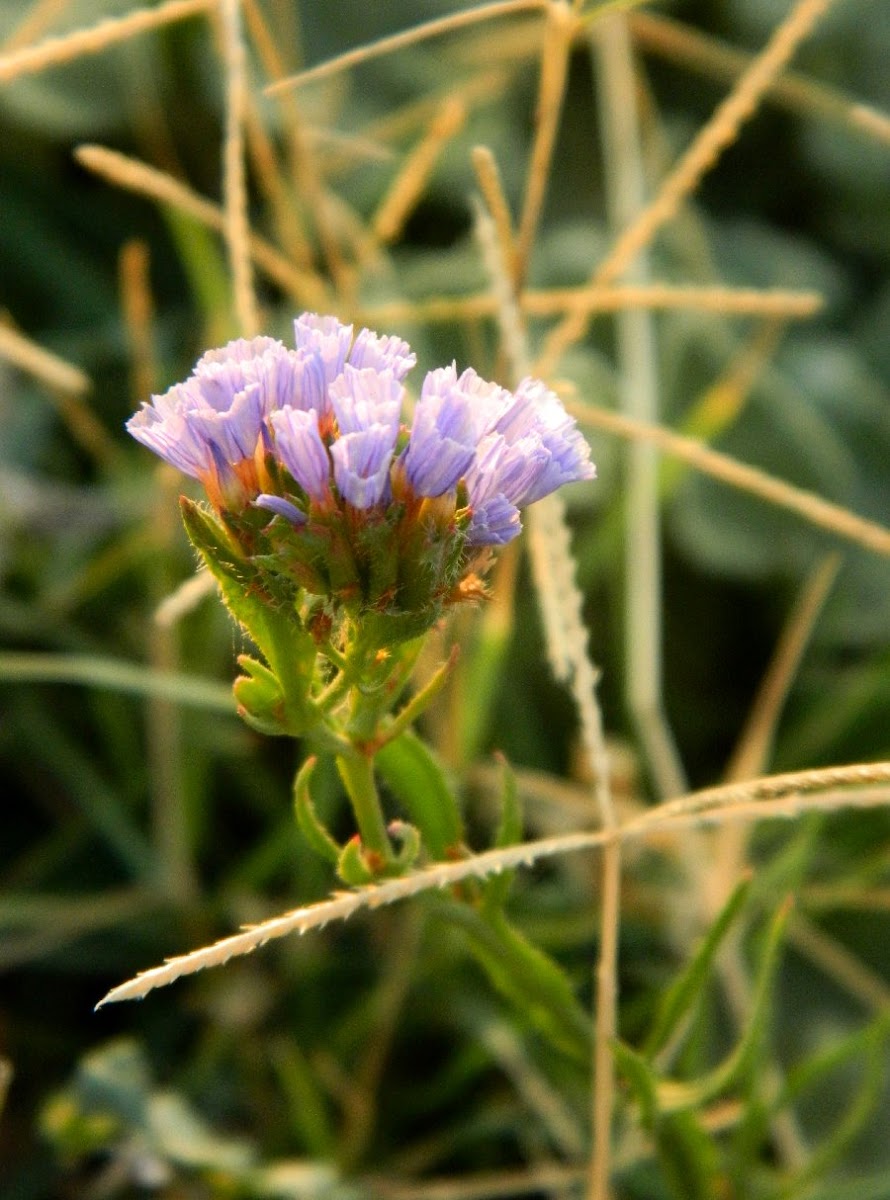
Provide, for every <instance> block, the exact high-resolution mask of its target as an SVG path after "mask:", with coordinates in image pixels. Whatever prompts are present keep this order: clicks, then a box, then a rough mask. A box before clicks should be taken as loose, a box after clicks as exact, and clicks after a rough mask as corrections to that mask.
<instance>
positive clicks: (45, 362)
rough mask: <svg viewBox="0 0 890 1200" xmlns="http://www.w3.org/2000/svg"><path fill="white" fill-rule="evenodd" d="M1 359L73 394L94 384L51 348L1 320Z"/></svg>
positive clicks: (78, 394) (86, 390)
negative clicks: (46, 348) (39, 343)
mask: <svg viewBox="0 0 890 1200" xmlns="http://www.w3.org/2000/svg"><path fill="white" fill-rule="evenodd" d="M0 358H2V359H5V360H6V362H9V363H12V365H13V366H14V367H18V369H19V370H20V371H25V372H26V373H27V374H28V375H33V376H34V378H35V379H39V380H40V382H41V383H44V384H46V386H47V387H49V388H53V389H55V390H56V391H59V392H64V393H65V394H67V395H70V396H82V395H83V394H84V392H88V391H89V390H90V388H91V387H92V382H91V380H90V378H89V376H88V375H86V374H85V373H84V372H83V371H81V369H80V367H75V366H72V364H71V363H69V362H66V361H65V359H63V358H59V356H58V354H53V353H52V351H51V350H44V348H43V347H42V346H38V345H37V343H36V342H33V341H31V339H30V338H29V337H25V335H24V334H23V333H19V332H18V330H16V329H12V328H11V327H10V326H9V325H7V324H5V323H4V322H2V321H0Z"/></svg>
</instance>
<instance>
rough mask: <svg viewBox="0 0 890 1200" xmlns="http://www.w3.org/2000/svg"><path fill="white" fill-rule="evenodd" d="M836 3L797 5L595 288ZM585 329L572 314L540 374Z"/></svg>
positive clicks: (715, 154)
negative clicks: (829, 8) (832, 4)
mask: <svg viewBox="0 0 890 1200" xmlns="http://www.w3.org/2000/svg"><path fill="white" fill-rule="evenodd" d="M831 3H832V0H798V2H797V4H796V5H795V6H794V9H793V10H792V11H791V13H790V14H789V16H788V17H787V18H786V20H785V21H783V22H782V24H781V25H780V26H779V27H778V29H776V31H775V33H774V34H773V36H772V38H771V39H770V41H769V42H768V43H767V45H766V47H765V48H764V50H763V51H762V52H761V53H760V54H759V55H758V56H757V57H756V58H755V59H754V61H753V62H752V63H751V65H750V66H749V68H748V70H747V71H746V72H745V74H744V75H743V76H742V77H741V79H740V80H739V82H738V84H737V86H736V87H735V88H734V89H733V91H732V92H731V94H730V95H729V96H727V98H726V99H725V100H724V101H723V102H722V103H721V104H720V105H718V107H717V109H716V110H715V112H714V114H713V116H712V117H711V119H710V120H709V121H708V122H707V123H706V125H705V126H704V127H703V128H702V129H701V130H700V131H699V133H698V135H697V137H696V138H695V140H694V141H693V143H692V145H691V146H690V147H689V149H688V150H687V151H686V152H685V154H683V155H682V157H681V158H680V161H679V162H678V163H677V165H676V166H675V167H674V169H673V171H671V173H670V174H669V175H668V177H667V179H665V180H664V182H663V183H662V185H661V187H660V188H659V190H658V193H657V195H656V196H655V197H654V199H653V200H652V201H651V203H650V204H649V205H647V207H646V208H645V209H644V210H643V211H642V212H641V213H640V215H639V216H638V217H637V219H636V220H635V221H634V222H633V223H632V224H631V225H630V226H628V227H627V228H626V229H625V230H624V232H623V233H622V234H621V236H620V237H619V238H618V240H617V241H616V242H615V244H614V246H613V247H612V250H611V251H610V252H609V254H608V255H607V257H606V259H605V260H604V261H603V262H602V263H601V264H600V265H599V267H597V269H596V270H595V271H594V272H593V275H592V277H591V283H592V284H594V285H596V284H599V285H603V284H606V283H610V282H612V281H613V280H615V279H618V278H619V277H620V276H621V275H622V273H623V272H624V270H625V268H626V267H627V266H628V264H629V263H631V262H633V260H634V259H635V258H636V256H637V254H639V252H640V250H642V249H643V247H644V246H646V245H648V244H649V243H650V242H651V241H652V239H653V238H654V237H655V235H656V233H657V232H658V230H659V229H660V228H661V226H662V225H664V224H666V222H668V221H669V220H671V218H672V217H673V216H674V215H675V214H676V212H677V209H678V208H679V207H680V204H681V203H682V202H683V201H684V200H685V199H686V198H687V197H688V196H690V195H691V194H692V193H693V192H694V191H695V189H696V188H697V187H698V185H699V183H700V182H701V180H702V178H703V176H704V175H705V174H706V173H707V172H708V171H709V170H710V169H711V168H712V167H713V166H714V164H715V163H716V162H717V161H718V159H719V157H720V155H721V154H722V152H723V151H724V150H725V149H726V148H727V147H728V146H730V145H731V144H732V143H733V142H734V141H735V140H736V138H737V137H738V134H739V130H740V128H741V126H742V125H743V124H744V123H745V121H747V120H748V119H749V118H750V117H751V116H752V114H753V113H754V112H755V111H756V109H757V106H758V104H759V103H760V101H761V100H762V98H763V95H764V93H765V92H766V91H767V89H768V88H769V87H770V86H771V84H772V82H773V80H774V79H775V77H776V76H777V75H778V74H779V73H780V72H781V71H782V69H783V68H784V66H785V65H786V63H787V62H788V61H789V60H790V58H791V56H792V55H793V54H794V52H795V51H796V49H797V47H798V45H799V44H800V43H801V42H802V41H803V40H804V38H805V37H807V36H808V34H809V33H810V32H811V30H812V29H813V27H814V26H815V24H816V23H817V21H818V20H819V18H820V17H821V16H822V15H823V14H824V13H825V11H826V10H827V9H828V7H829V6H830V4H831ZM586 328H587V314H586V313H584V312H582V311H580V310H579V311H576V312H572V313H569V314H568V315H567V316H566V317H565V318H564V320H563V321H562V322H561V323H560V324H559V325H557V326H556V328H555V329H553V330H551V332H550V334H549V335H548V337H547V339H546V341H545V343H544V349H543V352H542V354H541V357H540V358H539V360H538V362H537V363H536V364H535V370H536V372H537V373H539V374H542V375H545V376H546V375H548V374H550V373H551V372H552V370H553V368H554V367H555V366H556V364H557V363H558V362H559V359H560V357H561V356H562V354H563V353H564V351H565V350H566V349H567V348H568V347H569V346H570V345H571V344H572V343H573V342H576V341H577V340H578V339H579V338H580V337H582V336H583V334H584V331H585V329H586Z"/></svg>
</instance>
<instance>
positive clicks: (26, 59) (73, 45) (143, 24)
mask: <svg viewBox="0 0 890 1200" xmlns="http://www.w3.org/2000/svg"><path fill="white" fill-rule="evenodd" d="M215 4H216V0H166V3H164V4H159V5H158V6H157V8H139V9H136V10H135V11H134V12H131V13H128V14H127V15H126V16H125V17H107V18H106V19H105V20H104V21H98V22H97V23H96V24H95V25H93V26H92V27H91V28H89V29H76V30H74V32H72V33H66V34H63V35H61V36H60V37H53V38H47V39H46V41H45V42H40V43H39V44H38V45H36V46H27V47H25V48H24V49H22V50H17V51H15V52H14V53H13V54H8V55H5V56H4V57H3V58H0V83H9V82H10V81H11V80H13V79H18V78H20V77H21V76H22V75H34V74H36V72H38V71H45V70H46V69H47V68H48V67H55V66H59V65H60V64H61V63H66V62H73V60H74V59H76V58H83V57H84V55H86V54H98V53H99V52H100V51H102V50H106V49H108V47H109V46H114V45H116V44H117V43H118V42H125V41H129V39H130V38H133V37H137V36H138V35H139V34H140V33H148V32H149V31H150V30H152V29H159V28H160V27H161V26H163V25H169V24H170V23H171V22H173V21H182V20H185V18H186V17H194V16H198V15H199V14H201V13H204V12H207V11H208V10H209V9H211V8H213V7H214V5H215Z"/></svg>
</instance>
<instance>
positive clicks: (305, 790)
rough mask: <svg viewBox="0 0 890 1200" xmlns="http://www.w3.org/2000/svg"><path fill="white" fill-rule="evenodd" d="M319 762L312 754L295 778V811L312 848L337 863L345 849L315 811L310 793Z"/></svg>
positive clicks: (301, 829) (300, 826)
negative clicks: (313, 774) (332, 835)
mask: <svg viewBox="0 0 890 1200" xmlns="http://www.w3.org/2000/svg"><path fill="white" fill-rule="evenodd" d="M317 762H318V759H317V758H316V757H315V755H312V756H311V757H310V758H307V759H306V761H305V762H304V763H303V765H302V767H300V769H299V771H298V772H297V777H296V779H295V780H294V812H295V813H296V817H297V825H298V826H299V828H300V832H301V833H302V834H303V836H304V837H305V839H306V841H307V842H308V843H309V845H310V846H311V847H312V849H313V850H314V851H315V852H316V854H318V855H320V856H321V857H322V858H325V859H327V861H328V862H330V863H334V865H336V864H338V863H339V861H340V856H341V854H342V853H343V849H342V847H341V846H338V845H337V843H336V842H335V841H334V839H333V838H332V837H331V835H330V834H329V833H328V831H327V829H326V828H325V826H324V825H323V824H322V822H321V819H320V817H319V815H318V813H317V812H316V811H315V805H314V804H313V803H312V796H311V795H310V794H309V784H310V782H311V780H312V772H313V771H314V770H315V766H316V763H317Z"/></svg>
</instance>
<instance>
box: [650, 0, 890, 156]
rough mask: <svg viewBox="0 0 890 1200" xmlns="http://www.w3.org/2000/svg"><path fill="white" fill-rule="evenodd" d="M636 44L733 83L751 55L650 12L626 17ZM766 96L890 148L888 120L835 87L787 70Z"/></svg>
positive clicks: (693, 69) (744, 69) (889, 117)
mask: <svg viewBox="0 0 890 1200" xmlns="http://www.w3.org/2000/svg"><path fill="white" fill-rule="evenodd" d="M630 28H631V33H632V34H633V38H634V41H635V42H636V43H637V45H639V46H640V48H641V49H643V50H648V51H650V52H651V53H652V54H656V55H659V56H660V57H663V58H666V59H668V60H669V61H670V62H674V63H678V64H679V65H680V66H682V67H686V68H688V69H689V70H690V71H698V72H699V73H700V74H703V75H706V76H707V77H708V78H709V79H722V80H724V81H726V82H727V83H734V82H735V81H736V79H738V78H739V76H741V75H742V74H744V72H745V71H746V70H747V68H748V66H749V64H750V62H751V56H750V54H746V53H745V51H744V50H736V49H735V48H734V47H732V46H728V45H726V44H725V43H723V42H721V41H719V40H718V39H717V38H713V37H709V36H708V35H707V34H703V33H700V32H699V31H698V30H696V29H692V28H690V26H688V25H683V24H681V23H680V22H679V21H673V20H671V18H670V17H665V16H663V15H662V14H660V13H654V12H635V13H633V14H632V15H631V17H630ZM766 95H767V96H768V98H769V99H770V100H772V101H773V102H775V103H776V104H780V105H782V106H783V107H785V108H788V109H790V110H791V111H792V112H795V113H799V114H800V115H801V116H804V117H816V118H818V119H819V120H820V121H823V122H829V123H830V124H832V125H836V126H839V127H840V128H842V129H844V130H845V131H847V132H849V133H855V134H858V135H859V136H862V137H867V138H868V139H869V140H870V141H877V142H880V143H881V144H882V145H885V146H890V116H888V115H887V114H886V113H882V112H878V111H877V110H876V109H873V108H870V107H869V106H868V105H865V104H857V103H856V102H855V101H854V100H851V99H850V98H849V97H848V96H845V95H844V94H843V93H842V92H840V91H838V90H837V89H836V88H831V87H828V86H826V85H825V84H823V83H817V82H816V81H815V80H813V79H808V78H807V77H806V76H805V75H797V74H794V73H792V72H791V71H787V72H785V73H783V74H782V75H780V76H779V77H778V78H777V79H776V80H775V81H774V83H773V84H772V85H771V87H770V88H768V90H767V93H766Z"/></svg>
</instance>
